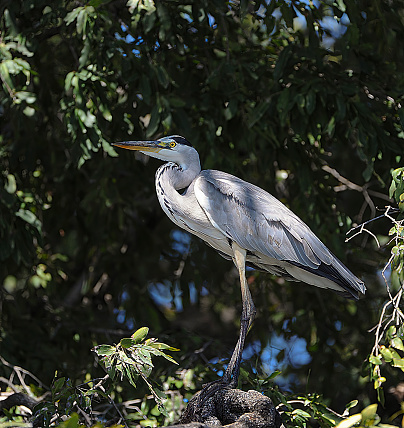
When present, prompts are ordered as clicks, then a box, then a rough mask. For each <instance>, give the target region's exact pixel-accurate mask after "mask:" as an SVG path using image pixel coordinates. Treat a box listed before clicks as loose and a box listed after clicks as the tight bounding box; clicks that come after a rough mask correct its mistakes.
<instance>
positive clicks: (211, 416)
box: [173, 381, 284, 428]
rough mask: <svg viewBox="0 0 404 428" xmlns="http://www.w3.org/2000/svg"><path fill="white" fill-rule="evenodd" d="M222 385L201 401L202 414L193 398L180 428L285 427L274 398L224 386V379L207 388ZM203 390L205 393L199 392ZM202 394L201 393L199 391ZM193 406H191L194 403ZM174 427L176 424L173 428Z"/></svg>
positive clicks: (182, 418)
mask: <svg viewBox="0 0 404 428" xmlns="http://www.w3.org/2000/svg"><path fill="white" fill-rule="evenodd" d="M211 385H212V388H213V386H214V387H217V388H219V389H218V390H217V391H216V392H215V394H214V395H213V396H211V397H210V398H208V399H207V400H205V401H204V402H202V403H201V405H200V408H199V409H198V410H199V413H198V414H197V413H196V412H195V404H196V402H194V398H196V396H195V397H194V398H193V399H192V400H191V401H190V402H189V404H188V407H187V409H186V411H185V413H184V415H183V416H182V417H181V420H180V422H179V423H180V425H179V426H180V427H181V428H193V427H195V426H203V427H221V426H227V427H229V428H284V427H283V425H282V420H281V418H280V415H279V413H278V412H277V410H276V408H275V406H274V404H273V403H272V401H271V400H270V399H269V398H268V397H266V396H264V395H262V394H261V393H259V392H257V391H247V392H245V391H241V390H239V389H233V388H228V387H223V388H221V386H223V382H220V381H219V382H212V383H210V384H209V385H207V386H206V387H205V389H206V388H209V389H210V392H211V391H212V389H211ZM200 392H201V393H202V392H203V390H202V391H200ZM198 394H199V393H198ZM192 405H194V408H193V409H191V406H192ZM173 428H174V427H173Z"/></svg>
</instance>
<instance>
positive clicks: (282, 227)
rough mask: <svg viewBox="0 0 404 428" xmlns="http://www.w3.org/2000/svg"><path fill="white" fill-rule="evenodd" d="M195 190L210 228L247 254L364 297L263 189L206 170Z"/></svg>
mask: <svg viewBox="0 0 404 428" xmlns="http://www.w3.org/2000/svg"><path fill="white" fill-rule="evenodd" d="M194 190H195V196H196V198H197V200H198V203H199V204H200V206H201V207H202V209H203V210H204V212H205V214H206V215H207V217H208V218H209V220H210V222H211V224H212V225H213V226H214V227H215V228H217V229H219V230H220V231H221V232H222V233H223V234H224V235H225V236H226V237H227V238H228V239H230V240H231V241H235V242H237V244H238V245H240V246H241V247H243V248H245V249H246V250H247V251H248V252H250V253H252V254H256V255H257V256H261V257H263V258H269V259H272V260H274V261H275V260H276V261H283V262H287V264H288V266H291V267H293V266H294V267H297V268H299V270H303V271H306V272H307V273H314V274H315V275H317V276H320V277H323V278H328V279H330V280H331V281H333V282H335V283H336V284H338V286H340V287H342V290H341V291H344V290H345V291H347V292H348V293H349V294H352V295H353V296H354V297H357V294H358V291H360V292H362V293H363V292H364V291H365V287H364V285H363V282H362V281H360V280H359V279H358V278H356V277H355V275H353V274H352V273H351V272H350V271H349V270H348V269H347V268H346V267H345V266H344V265H343V264H342V263H341V262H340V261H339V260H338V259H337V258H336V257H335V256H333V255H332V253H331V252H330V251H329V250H328V248H327V247H326V246H325V245H324V244H323V243H322V242H321V241H320V240H319V239H318V238H317V236H316V235H315V234H314V233H313V232H312V231H311V230H310V228H309V227H308V226H307V225H306V224H305V223H304V222H303V221H302V220H301V219H300V218H299V217H297V216H296V215H295V214H294V213H293V212H292V211H290V210H289V209H288V208H287V207H286V206H285V205H283V204H282V203H281V202H280V201H278V200H277V199H276V198H275V197H273V196H272V195H270V194H269V193H267V192H265V191H264V190H263V189H261V188H259V187H257V186H254V185H253V184H250V183H247V182H245V181H243V180H241V179H239V178H237V177H234V176H232V175H230V174H226V173H224V172H220V171H214V170H206V171H202V172H201V174H200V175H199V176H198V178H197V179H196V181H195V188H194ZM268 263H269V264H270V263H271V260H269V262H268ZM292 271H293V269H292V268H290V272H292ZM297 279H300V278H297ZM312 283H313V282H312ZM314 285H318V284H314ZM319 286H321V285H319Z"/></svg>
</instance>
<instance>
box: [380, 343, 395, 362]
mask: <svg viewBox="0 0 404 428" xmlns="http://www.w3.org/2000/svg"><path fill="white" fill-rule="evenodd" d="M380 353H381V354H382V356H383V358H384V359H385V361H386V362H387V363H389V362H390V361H391V360H392V359H393V354H392V352H391V350H390V349H389V348H386V347H385V346H381V347H380Z"/></svg>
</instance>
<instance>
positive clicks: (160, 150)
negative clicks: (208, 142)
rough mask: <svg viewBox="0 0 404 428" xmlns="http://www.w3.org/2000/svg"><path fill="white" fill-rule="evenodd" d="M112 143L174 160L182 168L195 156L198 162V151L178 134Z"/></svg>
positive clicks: (156, 156)
mask: <svg viewBox="0 0 404 428" xmlns="http://www.w3.org/2000/svg"><path fill="white" fill-rule="evenodd" d="M113 145H114V146H117V147H121V148H123V149H128V150H137V151H139V152H141V153H143V154H145V155H147V156H151V157H153V158H157V159H160V160H163V161H168V162H175V163H176V164H178V165H180V166H181V167H182V168H184V169H187V167H188V166H189V165H190V164H191V163H193V162H195V160H196V157H197V160H198V163H199V156H198V152H197V151H196V150H195V149H194V148H193V146H192V144H191V143H190V142H189V141H188V140H187V139H186V138H184V137H181V136H180V135H171V136H169V137H163V138H160V139H159V140H153V141H125V142H122V143H114V144H113Z"/></svg>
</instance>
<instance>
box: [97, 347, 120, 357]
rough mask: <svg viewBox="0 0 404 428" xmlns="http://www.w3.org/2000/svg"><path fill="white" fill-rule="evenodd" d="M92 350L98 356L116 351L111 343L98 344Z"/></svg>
mask: <svg viewBox="0 0 404 428" xmlns="http://www.w3.org/2000/svg"><path fill="white" fill-rule="evenodd" d="M93 351H94V352H96V354H97V355H99V356H104V355H112V354H113V353H115V352H116V348H115V346H111V345H98V346H96V347H95V348H94V349H93Z"/></svg>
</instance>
